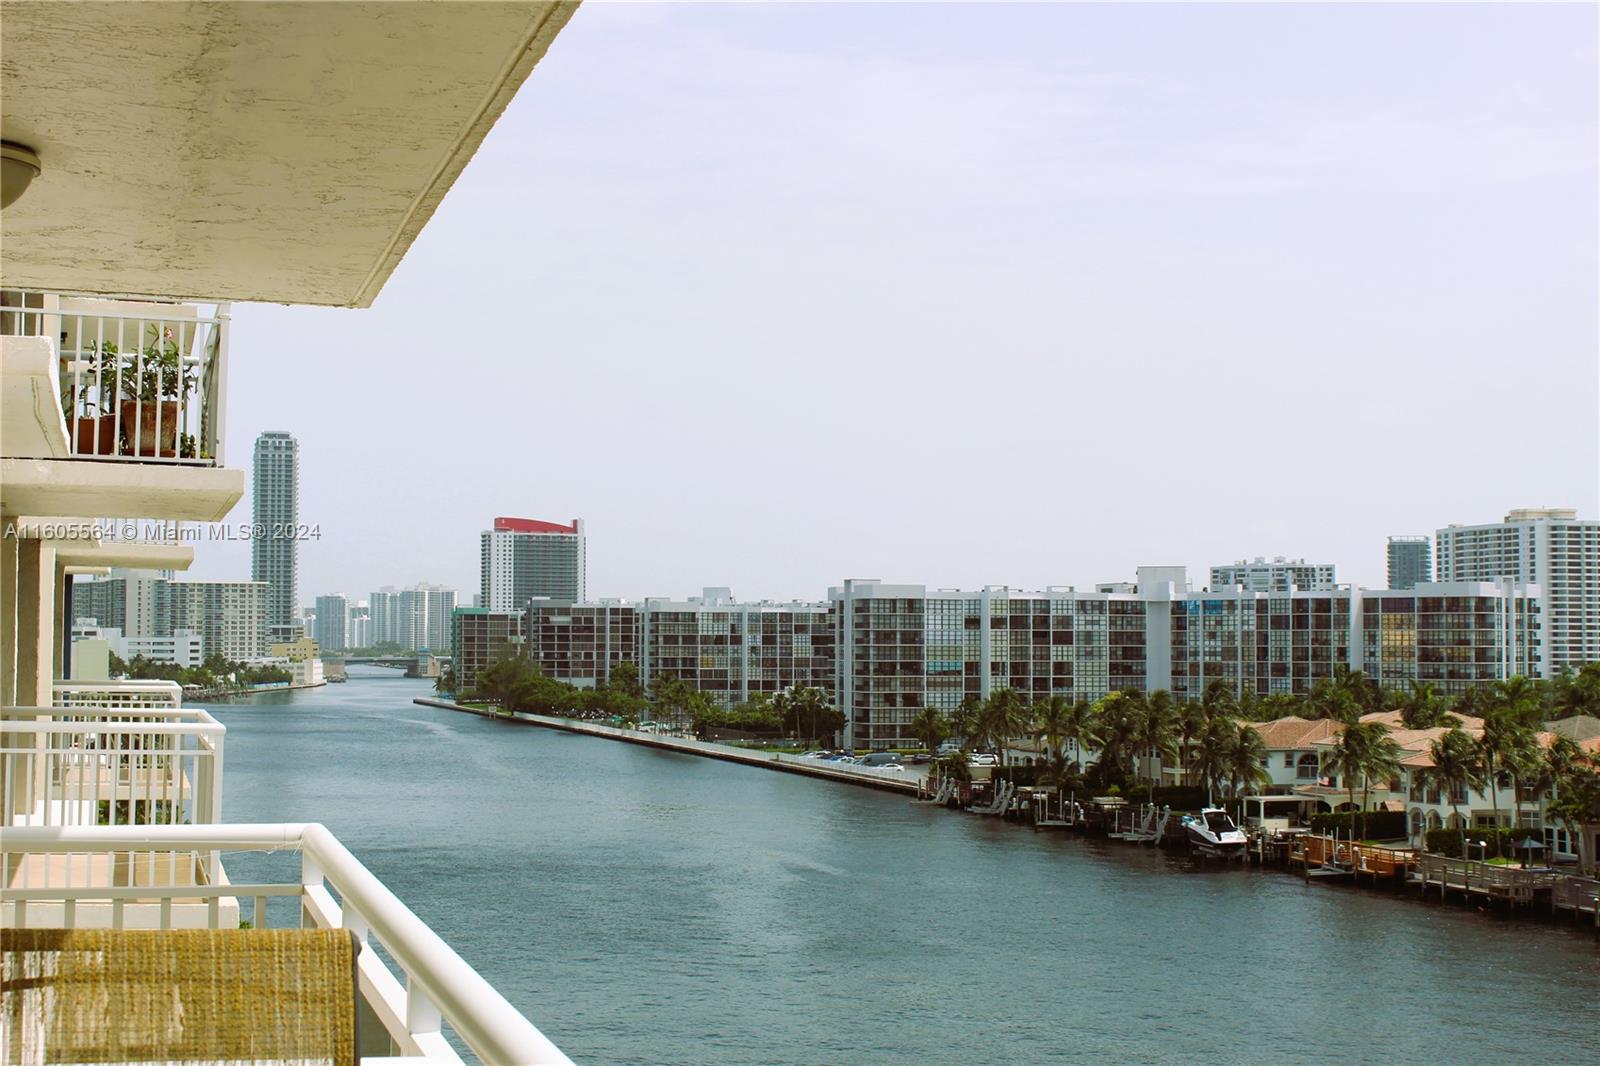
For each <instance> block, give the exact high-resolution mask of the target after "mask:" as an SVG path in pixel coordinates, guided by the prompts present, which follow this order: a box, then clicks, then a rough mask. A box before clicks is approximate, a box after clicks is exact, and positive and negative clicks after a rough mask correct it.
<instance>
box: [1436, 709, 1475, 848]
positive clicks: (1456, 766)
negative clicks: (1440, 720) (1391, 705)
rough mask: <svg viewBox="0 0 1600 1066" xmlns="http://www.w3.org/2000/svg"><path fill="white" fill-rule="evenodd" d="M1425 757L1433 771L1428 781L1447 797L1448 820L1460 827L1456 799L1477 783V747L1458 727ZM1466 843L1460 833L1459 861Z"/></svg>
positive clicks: (1464, 834)
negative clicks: (1431, 765) (1431, 763)
mask: <svg viewBox="0 0 1600 1066" xmlns="http://www.w3.org/2000/svg"><path fill="white" fill-rule="evenodd" d="M1428 755H1429V757H1430V758H1431V759H1432V760H1433V769H1431V770H1429V771H1428V779H1429V781H1431V782H1432V783H1433V784H1436V785H1438V786H1439V787H1440V788H1442V789H1444V790H1445V793H1446V794H1447V795H1448V796H1449V797H1450V820H1451V822H1452V823H1453V824H1455V825H1458V826H1459V825H1461V824H1462V823H1461V809H1460V803H1459V801H1458V799H1457V797H1458V796H1460V795H1463V794H1465V792H1466V790H1467V789H1468V788H1469V787H1471V786H1473V785H1475V784H1477V783H1478V780H1479V775H1478V748H1477V745H1476V744H1475V743H1473V740H1472V738H1471V737H1469V736H1468V735H1467V734H1466V733H1464V732H1462V730H1461V729H1460V728H1459V727H1457V726H1451V727H1450V729H1449V731H1448V732H1446V733H1445V734H1444V735H1443V736H1441V737H1440V738H1439V739H1437V740H1435V741H1434V742H1433V743H1432V744H1430V745H1429V746H1428ZM1466 839H1467V835H1466V833H1464V832H1463V833H1462V834H1461V857H1462V858H1466V856H1467V846H1466Z"/></svg>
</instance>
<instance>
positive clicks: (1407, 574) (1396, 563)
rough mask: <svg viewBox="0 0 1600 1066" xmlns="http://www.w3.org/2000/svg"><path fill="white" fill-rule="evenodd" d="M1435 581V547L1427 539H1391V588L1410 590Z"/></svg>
mask: <svg viewBox="0 0 1600 1066" xmlns="http://www.w3.org/2000/svg"><path fill="white" fill-rule="evenodd" d="M1432 580H1433V545H1432V544H1431V543H1430V542H1429V540H1428V538H1427V537H1390V538H1389V587H1390V588H1392V589H1409V588H1414V587H1416V586H1417V585H1420V584H1423V583H1424V582H1428V581H1432Z"/></svg>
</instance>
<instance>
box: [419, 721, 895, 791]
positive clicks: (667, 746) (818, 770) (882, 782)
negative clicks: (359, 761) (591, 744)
mask: <svg viewBox="0 0 1600 1066" xmlns="http://www.w3.org/2000/svg"><path fill="white" fill-rule="evenodd" d="M411 702H413V703H417V704H421V705H422V706H424V707H438V708H440V709H442V710H446V711H460V712H462V713H463V714H475V715H477V716H478V717H480V718H491V719H494V720H495V721H499V722H516V723H521V724H524V725H531V726H538V727H540V728H543V729H557V730H560V731H562V732H564V733H577V734H579V735H581V736H590V737H600V738H601V739H604V740H620V741H622V742H623V743H625V744H638V745H640V746H641V747H646V748H660V749H662V750H665V751H675V752H679V753H680V754H684V755H698V756H700V757H701V758H705V759H720V760H722V761H723V762H732V763H740V764H743V765H745V766H755V767H759V768H761V769H764V770H777V771H779V772H782V773H790V774H803V775H805V776H807V777H820V778H823V779H824V780H828V781H837V782H840V783H841V784H846V785H856V786H859V787H862V788H875V789H878V790H879V791H882V792H897V793H899V794H901V795H906V796H914V795H916V794H917V789H918V786H919V785H920V783H921V781H922V776H921V775H920V774H909V773H907V774H900V775H893V776H891V775H889V774H879V773H874V772H873V771H871V770H846V769H844V768H842V767H837V766H833V765H830V764H828V763H819V762H817V761H815V760H813V759H802V758H800V757H799V756H798V755H787V754H784V753H782V752H774V751H748V750H746V749H744V748H735V747H730V746H728V745H726V744H715V743H712V742H711V741H708V740H682V739H680V738H678V737H663V736H659V735H657V734H655V733H641V732H639V731H638V730H634V729H618V728H617V727H616V726H609V725H601V724H600V723H599V722H580V721H578V720H577V719H574V718H551V717H549V716H547V715H542V714H529V713H527V712H526V711H516V712H514V713H512V714H511V715H504V714H498V713H496V712H494V711H483V710H479V709H478V708H476V707H465V706H462V705H461V704H459V703H454V702H452V701H450V700H443V699H435V698H432V697H427V696H418V697H416V698H414V699H413V700H412V701H411Z"/></svg>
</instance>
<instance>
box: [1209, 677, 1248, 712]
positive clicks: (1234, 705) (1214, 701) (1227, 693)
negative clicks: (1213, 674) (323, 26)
mask: <svg viewBox="0 0 1600 1066" xmlns="http://www.w3.org/2000/svg"><path fill="white" fill-rule="evenodd" d="M1200 709H1201V710H1202V711H1204V712H1205V718H1206V721H1208V722H1209V721H1210V720H1211V719H1213V718H1231V717H1233V715H1234V714H1235V713H1237V711H1238V710H1239V701H1238V699H1237V697H1235V696H1234V693H1233V686H1231V685H1229V684H1228V683H1227V682H1226V681H1224V680H1222V678H1220V677H1219V678H1217V679H1215V680H1213V681H1212V682H1210V683H1209V684H1207V685H1206V690H1205V692H1203V693H1202V694H1201V696H1200Z"/></svg>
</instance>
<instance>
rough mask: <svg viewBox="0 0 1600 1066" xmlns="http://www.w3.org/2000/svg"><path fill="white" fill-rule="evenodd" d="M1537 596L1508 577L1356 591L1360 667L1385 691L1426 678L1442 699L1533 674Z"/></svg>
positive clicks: (1537, 649)
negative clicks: (1504, 680) (1359, 600)
mask: <svg viewBox="0 0 1600 1066" xmlns="http://www.w3.org/2000/svg"><path fill="white" fill-rule="evenodd" d="M1541 599H1542V597H1541V596H1540V590H1539V588H1538V586H1536V585H1525V584H1522V583H1520V582H1514V581H1510V580H1502V581H1455V582H1444V583H1439V582H1424V583H1422V584H1419V585H1417V586H1415V587H1413V588H1409V589H1384V590H1378V591H1366V592H1363V593H1362V594H1361V629H1360V632H1361V659H1360V666H1361V668H1362V669H1363V670H1364V671H1365V672H1366V674H1367V676H1368V677H1370V678H1372V680H1374V681H1376V682H1377V683H1378V684H1379V685H1381V686H1383V687H1385V688H1401V689H1403V688H1406V687H1408V686H1409V685H1410V683H1411V682H1413V681H1418V682H1427V683H1429V684H1431V685H1433V686H1434V688H1435V689H1436V690H1437V691H1438V692H1439V693H1440V694H1441V695H1444V696H1455V695H1460V694H1461V693H1463V692H1465V691H1467V690H1468V689H1472V688H1478V687H1481V686H1484V685H1487V684H1490V683H1492V682H1494V681H1499V680H1503V679H1505V678H1508V677H1513V676H1515V675H1518V674H1520V675H1522V676H1524V677H1532V676H1535V674H1536V671H1537V669H1538V664H1539V659H1540V655H1541V645H1542V640H1543V633H1544V626H1543V619H1542V618H1541V611H1542V605H1541Z"/></svg>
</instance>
